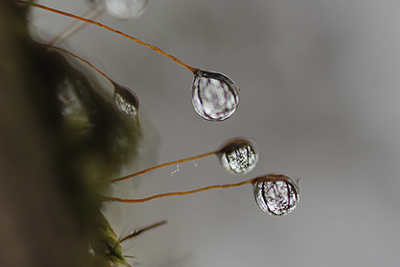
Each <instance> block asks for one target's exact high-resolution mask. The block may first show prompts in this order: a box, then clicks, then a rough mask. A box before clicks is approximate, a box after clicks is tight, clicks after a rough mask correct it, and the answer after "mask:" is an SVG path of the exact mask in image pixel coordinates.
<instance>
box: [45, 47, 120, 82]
mask: <svg viewBox="0 0 400 267" xmlns="http://www.w3.org/2000/svg"><path fill="white" fill-rule="evenodd" d="M41 45H43V46H45V47H47V48H51V49H55V50H59V51H62V52H64V53H67V54H69V55H71V56H73V57H75V58H77V59H79V60H80V61H82V62H84V63H86V64H87V65H89V66H90V67H92V68H93V69H94V70H96V71H97V72H98V73H100V74H101V75H103V76H104V77H105V78H106V79H107V80H109V81H110V82H111V83H112V84H115V82H114V81H113V80H112V79H111V78H110V77H108V76H107V75H106V74H105V73H104V72H102V71H101V70H99V69H98V68H97V67H95V66H94V65H93V64H92V63H90V62H89V61H87V60H86V59H84V58H81V57H80V56H78V55H76V54H74V53H72V52H70V51H68V50H65V49H63V48H60V47H56V46H52V45H47V44H41Z"/></svg>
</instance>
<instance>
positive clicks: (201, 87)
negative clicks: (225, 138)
mask: <svg viewBox="0 0 400 267" xmlns="http://www.w3.org/2000/svg"><path fill="white" fill-rule="evenodd" d="M192 104H193V107H194V109H195V110H196V112H197V113H198V114H199V115H200V116H201V117H202V118H203V119H205V120H208V121H224V120H226V119H228V118H229V117H230V116H232V114H233V113H235V111H236V108H237V106H238V105H239V90H238V88H237V87H236V85H235V83H234V82H233V81H232V80H231V79H230V78H229V77H228V76H226V75H224V74H222V73H217V72H211V71H204V70H197V71H196V72H194V80H193V87H192Z"/></svg>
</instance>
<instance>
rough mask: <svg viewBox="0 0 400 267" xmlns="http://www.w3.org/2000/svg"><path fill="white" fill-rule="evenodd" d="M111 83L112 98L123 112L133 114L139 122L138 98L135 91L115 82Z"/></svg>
mask: <svg viewBox="0 0 400 267" xmlns="http://www.w3.org/2000/svg"><path fill="white" fill-rule="evenodd" d="M113 85H114V100H115V103H117V106H118V108H119V109H120V110H121V111H122V112H124V113H125V114H128V115H133V116H135V117H136V120H137V122H138V123H139V117H138V111H139V99H138V97H137V95H136V94H135V92H134V91H133V90H132V89H130V88H128V87H125V86H122V85H120V84H117V83H113Z"/></svg>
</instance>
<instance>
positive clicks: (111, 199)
mask: <svg viewBox="0 0 400 267" xmlns="http://www.w3.org/2000/svg"><path fill="white" fill-rule="evenodd" d="M254 180H255V178H253V179H250V180H247V181H244V182H240V183H236V184H225V185H211V186H207V187H203V188H199V189H195V190H190V191H183V192H170V193H164V194H159V195H154V196H151V197H146V198H140V199H123V198H116V197H106V200H107V201H116V202H122V203H142V202H147V201H150V200H153V199H156V198H162V197H169V196H182V195H190V194H195V193H199V192H202V191H207V190H211V189H218V188H232V187H237V186H242V185H245V184H251V183H253V182H254Z"/></svg>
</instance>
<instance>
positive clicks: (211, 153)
mask: <svg viewBox="0 0 400 267" xmlns="http://www.w3.org/2000/svg"><path fill="white" fill-rule="evenodd" d="M216 153H218V151H213V152H208V153H205V154H201V155H198V156H194V157H190V158H186V159H180V160H175V161H171V162H167V163H163V164H160V165H157V166H154V167H151V168H148V169H145V170H143V171H139V172H136V173H133V174H129V175H126V176H123V177H120V178H116V179H113V180H111V183H116V182H120V181H123V180H127V179H129V178H132V177H136V176H139V175H141V174H144V173H146V172H149V171H152V170H155V169H159V168H162V167H166V166H170V165H175V164H178V163H183V162H187V161H192V160H196V159H200V158H204V157H207V156H210V155H214V154H216Z"/></svg>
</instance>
